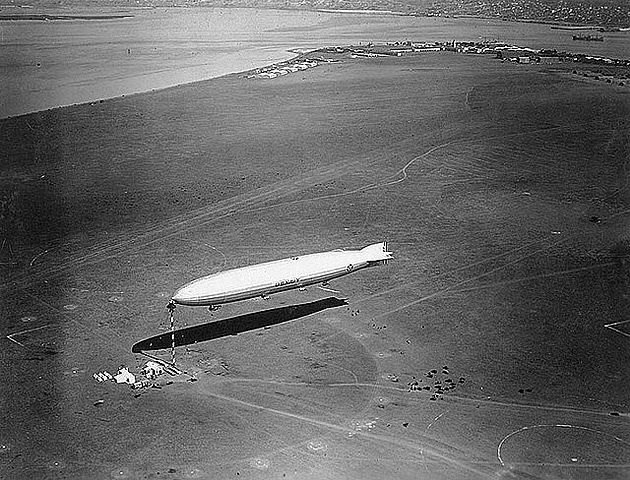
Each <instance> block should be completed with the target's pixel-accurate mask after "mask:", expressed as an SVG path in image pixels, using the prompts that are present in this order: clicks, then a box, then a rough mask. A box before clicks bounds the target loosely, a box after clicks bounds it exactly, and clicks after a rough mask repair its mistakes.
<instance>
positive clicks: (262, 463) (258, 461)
mask: <svg viewBox="0 0 630 480" xmlns="http://www.w3.org/2000/svg"><path fill="white" fill-rule="evenodd" d="M269 463H270V462H269V459H267V458H252V460H251V461H250V462H249V465H250V466H251V467H254V468H256V469H258V470H267V469H268V468H269Z"/></svg>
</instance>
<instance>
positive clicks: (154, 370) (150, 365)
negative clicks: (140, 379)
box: [142, 362, 164, 380]
mask: <svg viewBox="0 0 630 480" xmlns="http://www.w3.org/2000/svg"><path fill="white" fill-rule="evenodd" d="M142 373H143V374H144V376H145V377H147V378H148V379H150V380H152V379H154V378H156V377H158V376H160V375H162V374H163V373H164V367H163V366H162V365H160V364H159V363H157V362H147V364H146V365H145V366H144V368H143V369H142Z"/></svg>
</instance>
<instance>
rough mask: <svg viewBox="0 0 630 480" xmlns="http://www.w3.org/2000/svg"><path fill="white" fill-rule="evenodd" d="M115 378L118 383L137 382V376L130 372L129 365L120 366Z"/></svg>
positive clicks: (131, 383) (130, 383)
mask: <svg viewBox="0 0 630 480" xmlns="http://www.w3.org/2000/svg"><path fill="white" fill-rule="evenodd" d="M114 380H116V383H128V384H129V385H133V384H134V383H136V376H135V375H134V374H133V373H131V372H129V369H128V368H127V367H120V369H119V370H118V374H116V375H114Z"/></svg>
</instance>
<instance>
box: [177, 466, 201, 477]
mask: <svg viewBox="0 0 630 480" xmlns="http://www.w3.org/2000/svg"><path fill="white" fill-rule="evenodd" d="M182 476H183V477H184V478H202V477H203V471H202V470H200V469H198V468H186V469H184V470H183V472H182Z"/></svg>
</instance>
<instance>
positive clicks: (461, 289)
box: [0, 52, 630, 479]
mask: <svg viewBox="0 0 630 480" xmlns="http://www.w3.org/2000/svg"><path fill="white" fill-rule="evenodd" d="M313 56H317V54H313ZM340 60H341V61H340V62H339V63H330V64H326V65H319V66H318V67H316V68H312V69H309V70H306V71H303V72H296V73H292V74H290V75H286V76H282V77H278V78H275V79H266V80H263V79H256V78H246V75H244V74H241V75H232V76H228V77H224V78H220V79H215V80H211V81H207V82H201V83H197V84H192V85H187V86H182V87H176V88H171V89H167V90H163V91H159V92H154V93H148V94H139V95H134V96H131V97H126V98H119V99H114V100H106V101H104V102H102V103H99V102H97V103H95V104H91V105H89V104H86V105H80V106H75V107H68V108H61V109H56V110H51V111H45V112H40V113H36V114H31V115H26V116H22V117H18V118H15V119H9V120H3V121H0V131H1V132H2V134H1V135H0V165H1V168H2V185H1V186H2V189H3V191H6V192H12V193H11V195H8V194H7V196H6V197H5V198H7V199H8V200H6V201H5V203H4V206H3V208H4V210H3V221H4V224H3V225H4V231H3V235H4V236H5V237H6V238H5V241H4V243H3V249H2V251H1V254H2V263H3V265H1V266H0V267H1V268H2V269H3V270H2V278H3V281H2V292H1V294H0V302H1V305H2V312H3V315H2V318H3V320H2V323H1V325H2V338H3V348H2V349H1V350H0V359H1V360H2V370H1V371H2V375H1V376H0V379H1V380H0V382H1V383H2V385H1V389H0V391H1V392H2V393H0V402H1V403H0V404H1V405H2V410H3V412H4V420H3V422H2V426H1V427H0V477H2V478H7V479H12V478H69V479H74V478H76V479H86V478H90V479H91V478H94V479H101V478H103V479H105V478H133V479H158V478H162V479H164V478H167V479H180V478H213V479H214V478H252V479H264V478H269V479H271V478H273V479H275V478H294V479H309V478H313V479H328V478H330V479H339V478H350V479H366V478H373V479H381V478H397V479H398V478H400V479H406V478H408V479H418V478H427V479H473V478H505V479H510V478H514V479H517V478H523V479H525V478H527V479H531V478H540V479H547V478H554V479H555V478H563V479H564V478H567V479H582V478H598V479H621V478H627V477H628V475H630V467H629V465H630V424H629V423H628V408H629V389H628V380H629V378H630V349H629V343H628V341H629V340H630V339H629V338H628V336H629V335H630V326H628V324H624V323H623V322H625V321H628V319H629V318H630V317H628V313H629V310H628V292H629V287H630V277H629V275H628V252H629V247H630V239H629V238H628V232H629V231H630V230H629V226H630V225H629V222H628V218H629V217H628V212H629V211H628V208H629V207H628V202H629V200H630V197H629V186H628V179H629V178H630V177H629V176H628V175H629V174H628V159H629V158H630V155H629V145H630V138H629V134H628V132H630V128H629V127H630V121H629V119H630V97H628V95H627V94H624V93H623V91H622V90H620V89H616V88H613V87H611V86H608V85H605V84H600V85H597V84H588V83H584V82H578V81H573V80H571V78H570V77H567V76H563V75H557V74H555V73H554V72H553V71H550V70H549V67H546V68H545V67H539V66H534V65H528V66H524V65H513V64H504V63H501V62H499V61H497V60H495V59H491V58H487V57H483V56H464V55H459V54H455V53H447V52H430V53H424V54H418V55H415V56H406V57H401V58H395V57H388V58H350V57H349V56H340ZM554 68H563V67H554ZM565 68H571V67H570V66H567V67H565ZM383 240H387V241H388V242H389V243H390V247H391V250H393V251H394V253H395V257H396V259H395V261H392V262H390V263H389V264H388V265H386V266H381V267H378V268H373V269H368V270H364V271H360V272H357V273H356V274H352V275H349V276H346V277H344V278H342V279H339V280H337V281H333V282H331V285H330V287H328V289H327V290H323V289H321V288H318V287H310V288H308V289H307V291H300V290H294V291H291V292H287V293H282V294H278V295H275V296H272V297H271V298H270V299H268V300H263V299H253V300H249V301H244V302H239V303H235V304H231V305H226V306H224V307H222V308H221V309H219V310H218V311H215V312H208V311H207V310H205V309H203V308H201V309H193V308H185V307H178V308H177V309H176V311H175V317H174V318H175V322H176V326H177V328H178V329H182V330H180V331H178V333H177V343H178V345H179V346H178V347H177V349H176V363H177V366H178V367H179V368H180V369H182V370H183V371H184V372H185V373H184V374H182V375H179V376H169V375H165V376H162V377H160V379H159V381H158V382H157V384H156V386H155V387H149V388H145V389H139V390H133V389H130V388H129V387H128V386H125V385H117V384H114V383H111V382H103V383H99V382H97V381H95V380H94V378H93V376H92V375H93V373H96V372H101V371H103V370H107V371H109V372H111V373H115V372H116V371H117V370H118V367H119V366H121V365H126V366H128V367H129V368H130V370H131V371H132V372H135V373H137V372H139V370H140V369H141V368H142V366H143V365H144V364H145V363H146V361H147V360H149V358H147V357H146V356H144V355H142V354H141V353H139V350H145V349H147V353H149V354H151V355H155V356H157V357H159V358H163V359H165V360H169V359H170V349H169V348H168V347H169V343H168V338H169V337H170V335H166V337H165V336H164V334H168V332H169V328H170V324H169V318H168V314H167V311H166V309H165V306H166V303H167V302H168V300H169V298H170V295H171V294H172V292H174V291H175V289H176V288H177V287H179V286H180V285H182V284H184V283H186V282H187V281H190V280H192V279H194V278H197V277H199V276H202V275H205V274H209V273H213V272H216V271H219V270H221V269H225V268H230V267H235V266H241V265H247V264H251V263H258V262H262V261H267V260H274V259H279V258H285V257H289V256H293V255H299V254H302V253H314V252H318V251H326V250H332V249H335V248H340V247H347V248H359V247H363V246H366V245H368V244H370V243H376V242H380V241H383ZM344 300H345V301H344ZM230 319H231V320H232V321H231V322H230V321H229V320H230ZM211 322H215V323H216V324H215V325H212V323H211ZM611 324H616V325H612V327H613V328H614V329H613V328H607V327H606V325H609V326H611ZM161 335H162V336H161ZM7 336H10V338H7ZM134 346H136V347H135V348H134ZM132 349H133V350H134V351H132Z"/></svg>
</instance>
